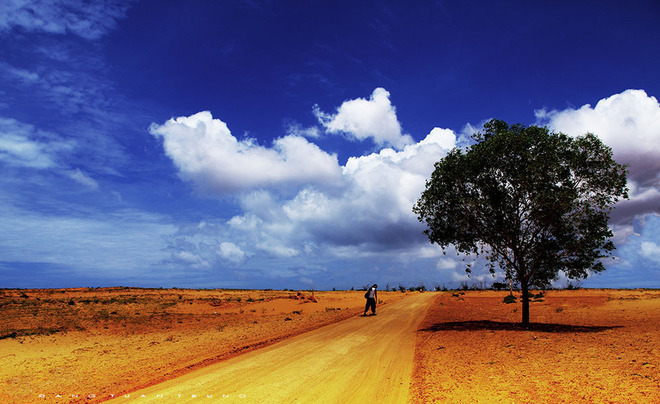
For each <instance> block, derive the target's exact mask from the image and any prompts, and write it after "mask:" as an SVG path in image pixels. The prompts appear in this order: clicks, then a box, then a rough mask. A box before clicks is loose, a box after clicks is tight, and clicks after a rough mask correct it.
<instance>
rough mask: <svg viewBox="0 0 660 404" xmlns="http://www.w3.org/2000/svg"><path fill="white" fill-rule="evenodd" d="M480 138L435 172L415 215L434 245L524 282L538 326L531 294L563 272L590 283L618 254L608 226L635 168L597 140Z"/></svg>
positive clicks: (507, 129)
mask: <svg viewBox="0 0 660 404" xmlns="http://www.w3.org/2000/svg"><path fill="white" fill-rule="evenodd" d="M473 138H474V140H475V141H476V143H475V144H474V145H472V146H471V147H469V148H467V150H465V152H464V151H462V150H460V149H458V148H455V149H454V150H452V151H451V152H450V153H449V154H448V155H447V156H446V157H445V158H443V159H442V160H441V161H439V162H437V163H436V164H435V170H434V171H433V174H432V176H431V179H430V180H429V181H427V183H426V189H425V190H424V192H423V193H422V195H421V197H420V199H419V200H418V201H417V203H416V204H415V206H414V207H413V212H414V213H415V214H417V215H418V219H419V220H420V221H421V222H425V223H426V225H427V229H426V230H425V231H424V233H425V234H426V235H427V236H428V238H429V240H430V241H431V243H436V244H438V245H440V246H441V247H442V248H443V250H444V251H446V248H447V247H448V246H449V245H453V246H454V247H455V248H456V250H457V251H458V252H461V253H464V254H468V255H470V254H476V255H477V256H478V255H480V254H482V255H483V256H485V258H486V259H487V261H488V262H489V265H490V271H491V273H493V274H495V270H496V267H499V268H501V269H502V270H503V271H504V274H505V276H506V278H507V279H513V280H514V281H516V282H518V283H519V284H520V288H521V291H522V304H523V306H522V309H523V310H522V323H523V324H524V325H528V324H529V288H530V287H533V286H536V287H545V286H546V285H548V284H549V283H550V282H551V281H552V280H554V279H557V276H558V274H559V271H563V272H564V274H565V275H566V276H567V277H568V278H569V279H584V278H586V277H587V276H588V275H589V273H590V272H600V271H603V270H604V269H605V267H604V266H603V263H602V259H603V258H606V257H611V256H612V251H613V250H614V248H615V247H614V243H612V241H611V240H610V239H611V237H612V231H611V230H610V228H609V227H608V223H607V222H608V219H609V214H610V211H611V209H612V207H613V205H614V204H615V203H616V202H617V201H618V200H619V198H627V197H628V194H627V193H628V190H627V188H626V172H627V170H626V168H625V166H623V165H620V164H618V163H617V162H616V161H614V159H613V158H612V150H611V149H610V148H609V147H608V146H606V145H604V144H603V143H602V142H601V141H600V140H599V139H598V138H597V137H596V136H594V135H592V134H586V135H585V136H582V137H578V138H571V137H569V136H567V135H565V134H563V133H553V132H550V131H549V130H548V129H547V128H543V127H538V126H529V127H525V126H523V125H519V124H517V125H511V126H509V125H508V124H507V123H506V122H503V121H500V120H492V121H490V122H488V123H487V124H486V125H484V130H483V132H480V133H476V134H475V135H474V136H473ZM467 272H468V273H469V272H470V269H469V268H468V269H467Z"/></svg>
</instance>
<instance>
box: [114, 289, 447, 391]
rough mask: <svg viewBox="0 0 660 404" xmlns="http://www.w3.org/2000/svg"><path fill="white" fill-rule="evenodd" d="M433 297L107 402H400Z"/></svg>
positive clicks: (426, 295) (399, 303)
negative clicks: (420, 326) (417, 336)
mask: <svg viewBox="0 0 660 404" xmlns="http://www.w3.org/2000/svg"><path fill="white" fill-rule="evenodd" d="M435 296H436V295H435V294H434V293H421V294H416V295H413V296H411V297H407V298H405V299H402V300H399V301H397V302H395V303H392V304H388V305H386V306H383V307H379V309H378V311H377V313H378V314H377V315H376V316H367V317H362V316H360V317H354V318H350V319H347V320H344V321H341V322H339V323H335V324H332V325H329V326H326V327H323V328H320V329H317V330H314V331H311V332H309V333H305V334H302V335H298V336H296V337H293V338H290V339H287V340H285V341H281V342H279V343H277V344H274V345H271V346H269V347H266V348H263V349H260V350H256V351H252V352H249V353H246V354H245V355H242V356H239V357H236V358H232V359H229V360H227V361H224V362H221V363H217V364H214V365H210V366H207V367H205V368H203V369H199V370H196V371H193V372H191V373H188V374H186V375H184V376H181V377H178V378H176V379H172V380H169V381H166V382H163V383H160V384H157V385H154V386H151V387H148V388H146V389H143V390H140V391H137V392H133V393H131V394H130V397H129V398H126V397H125V396H122V397H119V398H116V399H115V400H113V402H132V401H136V402H140V403H149V402H158V403H163V402H176V403H186V402H196V403H197V402H216V401H218V402H222V403H230V402H240V403H295V402H298V403H311V402H314V403H366V402H380V403H406V402H408V390H409V386H410V377H411V373H412V368H413V355H414V350H415V334H416V332H417V327H418V325H419V323H420V322H421V321H422V319H423V318H424V315H425V314H426V311H427V308H428V307H429V305H430V303H431V302H432V301H433V298H434V297H435ZM211 396H212V397H211ZM209 398H213V400H209Z"/></svg>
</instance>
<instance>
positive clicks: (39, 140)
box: [0, 118, 74, 169]
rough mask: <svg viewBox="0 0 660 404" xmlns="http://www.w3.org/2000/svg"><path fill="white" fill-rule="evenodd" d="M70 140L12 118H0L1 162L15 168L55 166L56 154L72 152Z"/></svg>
mask: <svg viewBox="0 0 660 404" xmlns="http://www.w3.org/2000/svg"><path fill="white" fill-rule="evenodd" d="M73 147H74V143H73V141H70V140H63V139H59V138H57V136H55V135H53V134H51V133H48V132H44V131H41V130H38V129H36V128H35V127H34V126H32V125H28V124H25V123H21V122H18V121H16V120H14V119H6V118H0V161H1V162H4V163H5V164H8V165H10V166H15V167H29V168H35V169H48V168H53V167H58V166H59V164H58V163H57V160H58V155H59V154H61V153H63V152H68V151H71V150H72V149H73Z"/></svg>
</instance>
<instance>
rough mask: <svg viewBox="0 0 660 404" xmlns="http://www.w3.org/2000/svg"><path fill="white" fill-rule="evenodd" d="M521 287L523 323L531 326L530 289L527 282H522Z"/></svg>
mask: <svg viewBox="0 0 660 404" xmlns="http://www.w3.org/2000/svg"><path fill="white" fill-rule="evenodd" d="M520 289H521V290H522V324H523V326H525V327H527V326H529V289H528V286H527V282H525V281H521V282H520Z"/></svg>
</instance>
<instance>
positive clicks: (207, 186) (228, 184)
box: [151, 90, 456, 264]
mask: <svg viewBox="0 0 660 404" xmlns="http://www.w3.org/2000/svg"><path fill="white" fill-rule="evenodd" d="M383 91H384V90H383ZM382 96H385V94H383V93H379V91H376V92H375V96H374V97H373V98H374V99H376V100H380V101H382V99H381V98H380V97H382ZM385 98H386V96H385ZM363 101H364V102H366V103H369V102H370V101H366V100H363ZM345 105H346V104H344V106H345ZM349 109H350V108H349ZM386 109H388V110H389V111H390V112H391V113H392V114H394V110H393V109H392V108H391V106H390V105H389V101H388V102H387V108H386ZM343 111H345V109H344V110H342V109H341V108H340V113H343ZM393 121H394V122H397V121H396V116H395V115H394V116H393ZM397 128H398V129H397V131H399V132H397V133H399V135H400V127H399V126H398V122H397ZM151 133H152V134H153V135H154V136H156V137H159V138H162V139H163V146H164V148H165V152H166V153H167V155H168V156H169V157H170V158H171V159H172V160H173V162H174V163H175V165H176V166H177V168H178V169H179V175H180V176H181V177H182V178H183V179H185V180H188V181H192V182H194V183H195V184H196V186H197V187H198V188H199V189H203V190H204V191H206V192H209V193H211V194H213V195H219V196H222V195H228V194H230V193H232V194H233V195H235V196H237V200H238V202H239V206H240V208H241V210H242V212H241V213H240V214H238V215H236V216H234V217H232V218H231V219H230V220H228V221H227V222H226V223H224V224H222V225H221V227H222V229H221V230H216V231H219V233H221V234H222V237H223V238H224V239H226V240H232V242H231V243H228V244H221V246H220V250H219V251H220V252H219V253H218V254H219V255H220V256H221V257H222V258H224V259H226V260H229V261H232V260H233V261H234V262H235V263H237V264H238V263H241V262H244V261H245V259H246V257H248V256H249V257H259V256H260V255H263V253H266V255H267V256H270V257H273V258H295V257H305V256H310V257H311V256H314V257H319V256H320V255H326V256H330V257H335V258H336V257H344V256H345V255H346V254H349V255H353V256H354V257H356V256H357V255H359V256H361V257H366V256H369V255H370V254H374V253H378V254H391V255H392V256H395V255H396V254H397V253H400V252H403V251H407V249H409V248H413V249H419V254H427V255H428V251H427V252H424V251H422V249H423V248H426V247H428V243H427V241H426V239H425V238H424V235H423V234H422V230H423V227H422V225H421V224H420V223H419V222H418V220H417V218H416V217H415V215H414V214H413V212H412V206H413V204H414V203H415V202H416V201H417V199H418V198H419V196H420V195H421V192H422V191H423V189H424V186H425V182H426V180H427V179H428V177H429V176H430V174H431V172H432V171H433V166H434V163H435V162H437V161H438V160H440V159H441V158H442V157H443V156H444V155H445V154H446V153H447V151H449V150H451V149H452V148H453V147H455V146H456V134H455V133H454V132H453V131H451V130H449V129H442V128H434V129H433V130H432V131H431V132H430V133H429V134H428V135H427V136H426V138H425V139H424V140H422V141H420V142H418V143H414V144H407V145H403V146H402V149H401V150H398V151H397V150H394V149H392V148H384V149H382V150H380V151H379V152H377V153H372V154H370V155H365V156H360V157H351V158H349V159H348V161H347V163H346V165H345V166H343V167H341V166H339V165H338V163H337V159H336V157H335V156H334V155H329V154H327V153H325V152H323V151H322V150H320V149H319V148H318V147H317V146H316V145H314V144H311V143H309V142H308V141H307V140H305V139H304V138H302V137H300V136H293V135H289V136H286V137H283V138H280V139H277V140H276V141H275V142H274V143H273V146H272V148H266V147H264V146H260V145H258V144H256V142H255V141H253V140H250V139H247V140H243V141H240V140H238V139H236V138H235V137H234V136H232V135H231V132H230V131H229V129H228V127H227V125H226V124H225V123H224V122H222V121H220V120H219V119H213V118H212V116H211V114H210V113H209V112H201V113H198V114H195V115H192V116H190V117H181V118H176V119H171V120H169V121H168V122H166V123H165V124H163V125H155V124H154V125H152V127H151ZM328 185H330V186H328ZM279 187H289V188H290V190H291V192H290V193H282V192H279ZM199 231H200V232H202V233H204V234H206V233H207V230H206V229H200V230H199ZM192 245H193V246H194V248H205V247H204V245H203V243H200V242H199V241H197V242H195V241H194V240H193V242H192ZM207 245H208V243H207ZM216 245H217V244H216ZM239 246H240V247H239ZM411 246H413V247H411ZM184 247H185V248H193V247H192V246H183V247H181V246H179V247H177V248H178V249H181V248H184ZM434 254H437V252H436V253H434ZM257 259H258V258H257ZM301 259H302V258H301Z"/></svg>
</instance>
